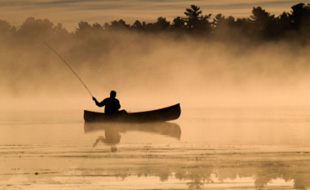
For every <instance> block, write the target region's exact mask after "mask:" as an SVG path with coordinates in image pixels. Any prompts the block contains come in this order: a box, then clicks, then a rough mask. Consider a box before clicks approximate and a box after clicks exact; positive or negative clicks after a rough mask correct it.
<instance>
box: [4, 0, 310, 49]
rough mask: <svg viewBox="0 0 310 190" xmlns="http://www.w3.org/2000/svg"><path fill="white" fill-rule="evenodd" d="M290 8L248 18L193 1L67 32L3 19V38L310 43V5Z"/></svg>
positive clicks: (41, 22) (39, 22)
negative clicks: (170, 11) (157, 13)
mask: <svg viewBox="0 0 310 190" xmlns="http://www.w3.org/2000/svg"><path fill="white" fill-rule="evenodd" d="M291 9H292V10H291V11H290V12H283V13H282V14H281V15H279V16H275V15H273V14H271V13H269V12H267V11H266V10H265V9H263V8H262V7H253V9H252V15H251V16H249V17H248V18H234V17H233V16H228V17H225V16H223V15H222V14H217V15H215V16H214V17H212V15H211V14H207V15H205V14H203V13H202V10H201V8H200V7H199V6H197V5H191V6H190V7H189V8H187V9H186V10H185V12H184V15H183V16H178V17H176V18H174V19H173V20H172V21H171V22H170V21H168V20H167V19H166V18H164V17H158V19H157V21H156V22H150V23H147V22H144V21H143V22H142V21H139V20H136V21H135V22H134V23H133V24H127V23H126V22H125V21H124V20H123V19H120V20H115V21H112V22H109V23H105V24H103V25H101V24H99V23H95V24H90V23H88V22H84V21H81V22H80V23H78V27H77V28H76V30H75V31H73V32H68V31H67V30H66V29H65V28H64V27H63V26H62V24H57V25H54V24H53V23H52V22H51V21H50V20H48V19H35V18H33V17H30V18H27V19H26V20H25V21H24V23H23V24H22V25H21V26H20V27H18V28H17V27H15V26H12V25H10V24H9V23H8V22H7V21H5V20H0V39H1V38H2V40H5V39H12V38H13V39H18V42H21V41H27V40H29V39H32V40H33V39H37V40H44V39H49V40H57V39H58V40H61V41H62V40H63V39H70V38H80V39H85V38H93V37H98V36H101V35H105V34H106V33H109V32H111V31H112V32H114V31H126V32H133V33H142V34H171V35H174V36H176V37H182V36H193V37H199V38H206V39H216V40H230V39H238V38H240V37H243V38H244V39H248V40H251V41H252V40H257V41H274V40H283V39H285V40H287V39H291V40H299V41H301V42H302V43H306V44H307V43H308V42H309V39H310V5H309V4H304V3H299V4H295V5H293V6H292V7H291Z"/></svg>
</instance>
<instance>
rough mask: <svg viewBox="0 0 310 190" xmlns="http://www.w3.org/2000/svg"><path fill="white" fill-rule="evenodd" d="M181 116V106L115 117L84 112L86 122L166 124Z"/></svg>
mask: <svg viewBox="0 0 310 190" xmlns="http://www.w3.org/2000/svg"><path fill="white" fill-rule="evenodd" d="M180 115H181V108H180V104H176V105H173V106H170V107H166V108H162V109H157V110H151V111H145V112H135V113H126V112H119V113H117V114H113V115H110V114H109V115H107V114H104V113H100V112H92V111H87V110H84V120H85V122H164V121H170V120H175V119H178V118H179V117H180Z"/></svg>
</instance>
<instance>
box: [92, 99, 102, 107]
mask: <svg viewBox="0 0 310 190" xmlns="http://www.w3.org/2000/svg"><path fill="white" fill-rule="evenodd" d="M93 100H94V101H95V103H96V105H97V106H98V107H103V106H104V105H105V102H104V100H103V101H102V102H98V100H97V99H96V98H95V97H93Z"/></svg>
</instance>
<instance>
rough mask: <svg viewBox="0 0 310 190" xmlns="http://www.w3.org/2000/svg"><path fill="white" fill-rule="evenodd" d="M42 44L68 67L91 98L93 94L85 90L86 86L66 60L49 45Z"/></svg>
mask: <svg viewBox="0 0 310 190" xmlns="http://www.w3.org/2000/svg"><path fill="white" fill-rule="evenodd" d="M44 44H45V45H46V46H47V47H48V48H50V50H52V52H54V53H55V54H56V55H57V56H58V57H59V58H60V59H61V60H62V61H63V62H64V63H65V64H66V65H67V66H68V67H69V69H70V70H71V71H72V72H73V73H74V74H75V76H76V77H77V78H78V79H79V80H80V82H81V83H82V84H83V86H84V87H85V89H86V90H87V92H88V93H89V94H90V95H91V96H92V97H94V96H93V94H92V93H91V92H90V90H89V89H88V88H87V86H86V85H85V83H84V82H83V81H82V79H81V78H80V77H79V75H78V74H77V73H76V72H75V71H74V70H73V68H72V67H71V66H70V65H69V64H68V63H67V62H66V60H65V59H64V58H62V57H61V56H60V55H59V54H58V53H57V51H56V50H54V49H53V48H52V47H51V46H50V45H48V44H47V43H46V42H44Z"/></svg>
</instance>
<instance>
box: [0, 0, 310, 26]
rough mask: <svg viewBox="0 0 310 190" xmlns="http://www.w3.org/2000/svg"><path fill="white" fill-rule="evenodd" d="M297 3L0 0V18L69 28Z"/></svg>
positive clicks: (279, 8) (286, 7)
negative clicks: (196, 10) (195, 10)
mask: <svg viewBox="0 0 310 190" xmlns="http://www.w3.org/2000/svg"><path fill="white" fill-rule="evenodd" d="M299 2H303V3H309V2H307V1H304V0H299V1H298V0H297V1H295V0H293V1H289V0H0V19H1V20H6V21H8V22H9V23H11V24H13V25H15V26H20V24H21V23H22V22H23V21H24V20H25V19H26V18H28V17H35V18H41V19H43V18H48V19H50V20H51V21H52V22H54V24H56V23H62V24H63V26H64V27H65V28H67V29H68V30H70V31H72V30H74V29H75V28H76V27H77V24H78V22H80V21H87V22H90V23H96V22H97V23H100V24H104V23H105V22H110V21H113V20H119V19H124V20H125V21H126V22H127V23H129V24H132V22H134V21H135V20H140V21H147V22H150V21H155V20H156V19H157V18H158V17H159V16H162V17H166V18H167V19H168V20H172V19H173V18H175V17H176V16H183V15H184V14H183V13H184V10H185V8H187V7H189V6H190V5H191V4H195V5H198V6H200V7H201V8H202V10H203V14H209V13H212V14H213V15H216V14H218V13H222V14H223V15H225V16H235V17H248V16H249V15H250V14H251V10H252V8H253V7H254V6H262V7H263V8H264V9H266V10H267V11H269V12H271V13H272V14H275V15H279V14H281V13H282V12H283V11H287V12H288V11H290V7H291V6H292V5H294V4H296V3H299Z"/></svg>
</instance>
